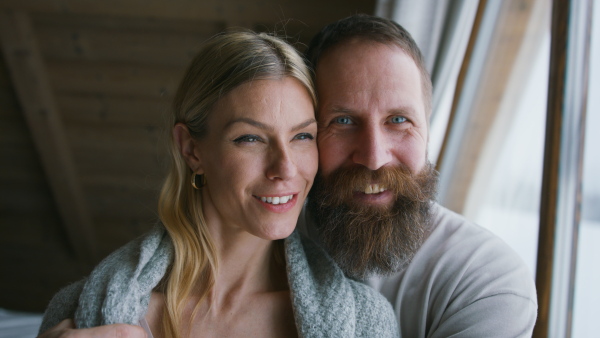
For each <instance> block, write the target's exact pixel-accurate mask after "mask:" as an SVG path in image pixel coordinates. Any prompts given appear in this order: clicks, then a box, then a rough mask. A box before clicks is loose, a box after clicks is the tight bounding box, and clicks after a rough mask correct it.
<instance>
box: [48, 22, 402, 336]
mask: <svg viewBox="0 0 600 338" xmlns="http://www.w3.org/2000/svg"><path fill="white" fill-rule="evenodd" d="M315 101H316V100H315V93H314V89H313V87H312V82H311V79H310V75H309V72H308V70H307V68H306V66H305V65H304V63H303V61H302V59H301V57H300V56H299V55H298V54H297V53H296V52H295V50H294V49H293V48H292V47H290V46H289V45H287V44H286V43H285V42H283V41H281V40H279V39H277V38H274V37H271V36H268V35H266V34H255V33H252V32H229V33H224V34H221V35H218V36H216V37H214V38H212V39H211V40H209V41H208V42H207V43H206V45H205V46H204V48H203V49H202V50H201V51H200V53H199V54H198V56H197V57H196V58H195V59H194V60H193V62H192V64H191V66H190V68H189V69H188V71H187V73H186V75H185V77H184V79H183V81H182V83H181V85H180V87H179V90H178V92H177V94H176V96H175V101H174V109H173V111H174V114H173V117H172V119H171V121H170V128H172V131H173V137H172V144H171V154H172V157H173V158H172V168H171V171H170V173H169V175H168V177H167V179H166V181H165V183H164V185H163V189H162V192H161V197H160V201H159V216H160V220H161V223H162V224H161V225H159V226H157V227H156V229H154V230H153V231H152V232H151V233H150V234H148V235H146V236H144V237H142V238H140V239H138V240H136V241H133V242H131V243H129V244H128V245H126V246H125V247H123V248H121V249H119V250H118V251H116V252H115V253H113V254H112V255H111V256H109V257H108V258H106V259H105V260H104V261H103V262H102V263H100V265H99V266H98V267H97V268H96V269H95V270H94V271H93V272H92V274H91V275H90V277H88V278H87V279H86V280H84V281H81V282H79V283H76V284H74V285H71V286H69V287H67V288H65V289H63V290H61V292H59V293H58V294H57V295H56V296H55V297H54V299H53V300H52V301H51V303H50V305H49V307H48V310H47V311H46V314H45V316H44V322H43V323H42V327H41V329H40V332H44V331H45V330H47V329H48V328H49V327H52V326H54V325H56V324H57V323H58V322H59V321H61V320H63V319H65V318H74V320H75V323H76V325H77V327H78V328H86V327H94V326H98V325H105V324H113V323H129V324H136V323H140V324H141V325H142V326H144V327H146V330H147V331H148V332H151V334H152V335H154V337H181V336H191V337H194V336H203V335H212V336H241V335H250V336H260V337H270V336H271V337H276V336H277V337H282V336H285V337H288V336H296V335H298V336H303V337H312V336H344V337H346V336H377V337H384V336H396V335H397V332H398V331H397V327H396V325H397V324H396V320H395V316H394V314H393V312H392V309H391V306H390V305H389V304H388V303H387V301H386V300H385V299H383V298H382V297H381V296H380V295H379V294H378V293H376V292H375V291H373V290H371V289H370V288H368V287H366V286H364V285H362V284H360V283H357V282H354V281H351V280H348V279H345V278H344V276H343V273H342V272H341V270H339V268H338V267H337V266H335V264H334V263H333V262H332V260H331V259H330V258H329V257H328V256H327V255H326V254H325V253H324V252H322V251H321V249H320V248H318V247H317V246H315V245H314V244H313V243H312V242H310V241H308V240H306V239H301V238H300V237H299V235H298V234H297V233H293V231H294V228H295V225H296V221H297V219H298V215H299V213H300V211H301V208H302V206H303V204H304V200H305V198H306V195H307V194H308V191H309V189H310V187H311V185H312V182H313V178H314V176H315V174H316V171H317V148H316V143H315V137H316V133H317V125H316V122H315V118H314V107H315ZM284 238H285V240H282V239H284Z"/></svg>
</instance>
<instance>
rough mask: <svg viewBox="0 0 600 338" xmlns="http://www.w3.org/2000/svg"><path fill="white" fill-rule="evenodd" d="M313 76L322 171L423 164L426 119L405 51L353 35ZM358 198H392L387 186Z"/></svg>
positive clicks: (377, 200) (383, 200)
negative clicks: (314, 77)
mask: <svg viewBox="0 0 600 338" xmlns="http://www.w3.org/2000/svg"><path fill="white" fill-rule="evenodd" d="M316 79H317V81H316V83H317V90H318V97H319V105H318V109H317V111H318V114H317V115H318V123H319V136H318V146H319V166H320V167H319V168H320V172H321V174H322V175H323V176H325V177H327V176H328V175H329V174H330V173H332V172H333V171H335V170H337V169H339V168H342V167H351V166H354V165H361V166H364V167H367V168H368V169H370V170H377V169H379V168H381V167H385V166H395V165H398V164H404V165H405V166H406V167H407V168H408V169H409V170H410V171H411V172H412V173H418V172H419V171H420V170H421V169H423V168H424V167H425V163H426V152H427V138H428V134H427V132H428V131H427V128H428V124H427V117H426V113H425V105H424V102H423V92H422V86H421V75H420V72H419V69H418V68H417V66H416V64H415V62H414V61H413V60H412V59H411V57H410V56H408V54H406V53H405V52H404V51H402V50H401V49H400V48H399V47H397V46H395V45H384V44H382V43H377V42H371V41H364V40H351V41H348V42H344V43H342V44H340V45H338V46H335V47H333V48H332V49H331V50H329V51H327V52H326V53H325V54H324V55H323V57H322V58H321V60H319V64H318V67H317V70H316ZM373 183H374V184H376V183H377V182H373ZM357 198H358V199H360V201H361V202H364V203H369V204H389V203H390V202H391V196H389V194H386V193H385V191H384V192H382V193H375V194H363V195H361V196H357Z"/></svg>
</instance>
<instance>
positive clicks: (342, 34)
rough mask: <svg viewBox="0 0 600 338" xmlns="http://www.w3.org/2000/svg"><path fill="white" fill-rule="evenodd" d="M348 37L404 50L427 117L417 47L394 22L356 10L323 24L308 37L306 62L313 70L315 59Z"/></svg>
mask: <svg viewBox="0 0 600 338" xmlns="http://www.w3.org/2000/svg"><path fill="white" fill-rule="evenodd" d="M351 39H363V40H366V41H373V42H379V43H382V44H385V45H390V44H393V45H396V46H398V47H399V48H400V49H402V50H403V51H404V52H405V53H406V54H408V55H409V56H410V57H411V58H412V59H413V61H414V62H415V64H416V65H417V68H419V71H420V72H421V83H422V91H423V101H424V104H425V112H426V114H427V118H429V116H430V115H431V97H432V85H431V78H430V77H429V73H428V72H427V68H426V67H425V61H424V59H423V55H422V54H421V50H420V49H419V47H418V46H417V44H416V42H415V40H413V38H412V36H411V35H410V33H408V31H406V29H404V28H403V27H402V26H400V25H399V24H397V23H396V22H394V21H392V20H388V19H384V18H380V17H376V16H371V15H366V14H356V15H352V16H349V17H347V18H344V19H341V20H339V21H336V22H334V23H331V24H329V25H327V26H325V27H324V28H323V29H322V30H321V31H320V32H319V33H318V34H317V35H315V36H314V37H313V38H312V40H311V41H310V43H309V45H308V48H307V50H306V52H305V56H306V59H307V61H308V62H309V66H310V67H312V69H313V70H314V71H315V72H316V70H317V65H318V63H319V59H320V58H321V57H322V56H323V55H324V54H325V53H326V52H327V50H329V49H331V48H332V47H334V46H336V45H339V44H341V43H343V42H345V41H348V40H351Z"/></svg>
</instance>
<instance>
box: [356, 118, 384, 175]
mask: <svg viewBox="0 0 600 338" xmlns="http://www.w3.org/2000/svg"><path fill="white" fill-rule="evenodd" d="M355 142H356V146H355V148H354V153H353V154H352V161H353V162H354V163H356V164H361V165H363V166H365V167H367V168H369V169H371V170H377V169H379V168H381V167H383V166H384V165H386V164H388V163H390V162H391V161H392V152H391V149H390V146H391V144H390V143H389V141H388V140H387V138H386V135H385V133H384V131H383V130H381V128H379V127H378V126H369V127H366V128H364V129H363V130H362V131H361V132H360V134H359V137H358V138H357V139H356V140H355Z"/></svg>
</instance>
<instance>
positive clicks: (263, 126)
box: [225, 117, 317, 131]
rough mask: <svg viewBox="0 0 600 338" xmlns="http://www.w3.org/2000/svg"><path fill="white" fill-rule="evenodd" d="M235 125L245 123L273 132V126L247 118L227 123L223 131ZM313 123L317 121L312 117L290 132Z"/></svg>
mask: <svg viewBox="0 0 600 338" xmlns="http://www.w3.org/2000/svg"><path fill="white" fill-rule="evenodd" d="M236 123H246V124H249V125H251V126H254V127H257V128H259V129H263V130H267V131H273V130H275V128H274V127H273V126H270V125H268V124H264V123H262V122H259V121H256V120H253V119H251V118H247V117H240V118H238V119H235V120H231V121H229V122H227V124H226V125H225V129H228V128H229V127H231V126H232V125H234V124H236ZM313 123H317V120H315V119H314V118H313V117H311V118H309V119H308V120H306V121H304V122H302V123H300V124H298V125H296V126H294V127H292V129H291V130H292V131H296V130H300V129H302V128H305V127H307V126H309V125H311V124H313Z"/></svg>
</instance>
